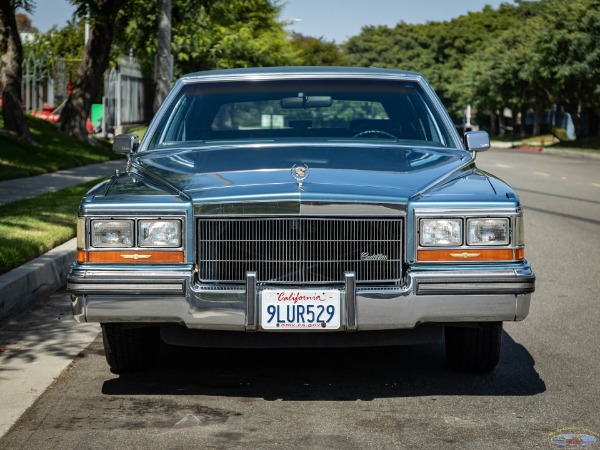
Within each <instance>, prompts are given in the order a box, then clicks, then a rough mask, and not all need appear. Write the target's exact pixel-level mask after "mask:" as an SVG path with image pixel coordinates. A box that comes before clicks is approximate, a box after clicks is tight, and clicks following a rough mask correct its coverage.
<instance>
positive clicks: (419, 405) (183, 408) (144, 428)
mask: <svg viewBox="0 0 600 450" xmlns="http://www.w3.org/2000/svg"><path fill="white" fill-rule="evenodd" d="M478 165H479V166H480V167H481V168H482V169H484V170H487V171H489V172H492V173H495V174H497V175H498V176H499V177H500V178H502V179H504V180H505V181H507V182H509V183H510V184H511V185H512V186H514V187H515V188H516V189H517V191H518V192H519V193H520V195H521V199H522V201H523V203H524V205H525V207H526V242H527V248H526V257H527V258H528V259H529V260H531V261H532V262H533V264H534V270H535V272H536V274H537V276H538V281H537V291H536V292H535V294H534V297H533V301H532V308H531V312H530V316H529V317H528V318H527V319H526V320H525V321H524V322H518V323H508V324H505V334H504V342H503V345H504V347H503V353H502V358H501V361H500V364H499V366H498V367H497V369H496V370H495V371H494V372H493V373H491V374H489V375H485V376H481V375H477V376H475V375H464V374H457V373H453V372H451V371H449V370H448V369H446V367H445V365H444V361H443V347H442V344H441V343H439V344H433V345H427V346H419V347H402V348H392V349H368V350H343V351H340V350H293V351H247V350H245V351H231V350H219V351H213V350H211V351H206V350H189V349H167V350H168V351H167V352H165V354H164V355H163V356H162V358H161V363H160V366H159V367H157V368H156V369H154V370H152V371H149V372H146V373H141V374H134V375H127V376H117V375H115V374H112V373H111V372H110V371H109V370H108V366H107V365H106V363H105V360H104V356H103V351H102V345H101V342H100V341H99V339H96V341H94V343H93V344H92V345H91V346H90V347H89V348H88V349H87V350H85V351H84V352H83V353H81V354H80V355H79V356H80V357H79V358H77V360H76V361H75V363H74V364H73V365H71V366H70V367H69V368H68V369H67V370H66V371H65V372H63V374H62V375H61V377H60V378H59V379H58V380H57V381H56V382H55V383H54V384H53V385H52V386H51V387H50V389H48V390H47V391H46V392H45V393H44V394H43V395H41V396H40V398H39V399H38V401H37V402H36V403H35V404H34V405H33V407H31V408H30V409H29V410H28V411H27V412H26V413H25V414H24V415H23V416H22V418H21V419H20V420H19V421H18V422H17V424H16V425H15V426H14V427H13V428H12V429H11V431H9V433H8V434H7V435H5V436H4V437H3V438H2V439H0V448H2V449H24V448H27V449H47V448H61V449H82V448H86V449H87V448H89V449H94V448H98V449H108V448H132V449H137V448H146V449H162V448H182V449H185V448H240V449H241V448H244V449H246V448H261V449H262V448H264V449H273V448H290V449H295V448H329V449H348V448H377V449H384V448H423V449H431V448H461V449H462V448H477V449H505V448H506V449H522V448H528V449H529V448H540V449H543V448H559V446H558V445H557V444H555V443H551V438H552V437H553V436H557V435H559V434H561V433H569V432H570V431H580V432H583V433H587V434H588V435H594V434H595V435H596V437H597V438H598V441H597V442H596V443H594V444H592V445H590V446H587V447H586V448H590V449H593V448H598V449H600V415H599V411H600V395H599V394H600V348H599V343H600V313H599V303H598V300H599V298H600V295H599V293H600V276H599V275H600V271H599V265H600V236H599V235H600V233H599V232H600V160H589V159H576V158H566V157H560V156H553V155H540V154H530V153H519V152H515V151H502V150H496V149H494V150H492V151H490V152H488V153H485V154H481V155H480V156H479V157H478ZM67 301H68V300H67V296H66V294H65V302H67ZM1 395H2V394H1V393H0V402H1V398H2V397H1ZM0 405H1V403H0Z"/></svg>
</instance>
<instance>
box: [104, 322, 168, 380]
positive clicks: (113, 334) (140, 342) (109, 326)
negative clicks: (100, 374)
mask: <svg viewBox="0 0 600 450" xmlns="http://www.w3.org/2000/svg"><path fill="white" fill-rule="evenodd" d="M101 325H102V341H103V343H104V353H105V354H106V362H108V365H109V366H110V368H111V370H112V371H113V372H116V373H122V372H133V371H139V370H145V369H148V368H150V367H151V366H152V365H153V363H154V362H155V361H156V358H157V356H158V351H159V348H160V330H159V328H158V327H144V328H139V327H138V328H134V327H131V325H130V324H126V323H103V324H101Z"/></svg>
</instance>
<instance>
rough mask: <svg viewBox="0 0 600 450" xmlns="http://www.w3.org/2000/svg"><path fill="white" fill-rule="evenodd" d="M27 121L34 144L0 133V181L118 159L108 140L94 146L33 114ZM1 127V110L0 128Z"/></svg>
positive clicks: (2, 123)
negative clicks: (35, 144)
mask: <svg viewBox="0 0 600 450" xmlns="http://www.w3.org/2000/svg"><path fill="white" fill-rule="evenodd" d="M27 123H28V125H29V129H30V131H31V134H32V135H33V137H34V139H35V141H36V143H37V144H38V145H37V146H34V145H30V144H27V143H25V142H23V141H22V140H19V139H14V138H12V137H9V136H7V135H2V134H0V180H10V179H14V178H21V177H28V176H33V175H41V174H44V173H48V172H55V171H57V170H60V169H69V168H72V167H78V166H85V165H87V164H93V163H100V162H104V161H108V160H109V159H118V158H120V156H119V155H116V154H115V153H113V152H112V151H111V150H110V146H109V145H108V143H104V142H99V143H100V145H99V146H98V147H94V146H92V145H90V144H87V143H85V142H80V141H78V140H76V139H73V138H70V137H68V136H66V135H64V134H63V133H61V132H60V131H58V130H57V129H56V126H55V125H54V124H51V123H48V122H45V121H43V120H41V119H36V118H34V117H27ZM3 126H4V121H3V119H2V114H1V110H0V128H2V127H3Z"/></svg>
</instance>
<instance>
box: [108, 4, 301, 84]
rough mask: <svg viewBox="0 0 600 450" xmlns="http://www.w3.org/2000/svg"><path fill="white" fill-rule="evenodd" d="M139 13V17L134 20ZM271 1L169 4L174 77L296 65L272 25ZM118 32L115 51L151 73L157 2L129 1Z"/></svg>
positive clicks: (280, 30)
mask: <svg viewBox="0 0 600 450" xmlns="http://www.w3.org/2000/svg"><path fill="white" fill-rule="evenodd" d="M141 10H143V11H144V14H143V15H141V14H139V11H141ZM280 10H281V6H280V5H279V4H278V2H277V1H275V0H205V1H202V2H198V1H197V0H173V1H172V42H171V49H172V52H173V55H174V68H173V69H174V70H173V72H174V75H175V77H179V76H181V75H182V74H185V73H190V72H196V71H199V70H210V69H223V68H232V67H251V66H273V65H288V64H290V63H294V62H296V58H295V55H294V50H293V47H292V45H291V44H290V42H289V41H288V40H287V39H286V37H287V34H286V31H285V29H284V25H285V24H284V23H283V22H280V21H279V20H278V17H279V13H280ZM126 11H128V13H127V14H123V16H122V17H121V19H122V21H121V22H119V25H118V28H121V29H123V36H122V38H121V39H119V43H118V47H119V50H120V51H121V52H124V53H128V52H129V50H130V49H131V50H132V51H133V54H134V55H135V56H136V57H138V58H139V59H140V60H141V62H142V67H143V68H144V71H145V72H146V73H152V71H153V67H154V55H155V54H156V51H157V39H156V28H157V23H158V0H131V1H130V2H129V3H128V6H127V9H126Z"/></svg>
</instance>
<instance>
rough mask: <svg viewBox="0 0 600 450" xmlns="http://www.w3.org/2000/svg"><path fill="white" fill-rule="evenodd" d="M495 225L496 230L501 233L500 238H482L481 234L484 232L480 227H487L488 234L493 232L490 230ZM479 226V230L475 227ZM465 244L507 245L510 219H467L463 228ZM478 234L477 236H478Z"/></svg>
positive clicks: (509, 235)
mask: <svg viewBox="0 0 600 450" xmlns="http://www.w3.org/2000/svg"><path fill="white" fill-rule="evenodd" d="M494 226H495V227H496V232H499V233H503V234H504V235H503V238H502V239H495V240H491V239H488V240H486V239H484V238H483V236H482V235H483V234H484V233H486V231H485V230H482V228H486V227H487V228H488V231H487V233H488V235H489V234H492V233H493V230H490V228H492V227H494ZM478 227H479V231H478V230H477V228H478ZM465 234H466V238H467V241H466V242H467V245H468V246H479V247H498V246H507V245H509V244H510V242H511V227H510V220H509V219H508V217H494V218H491V217H473V218H469V219H467V226H466V230H465ZM478 236H479V238H478Z"/></svg>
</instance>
